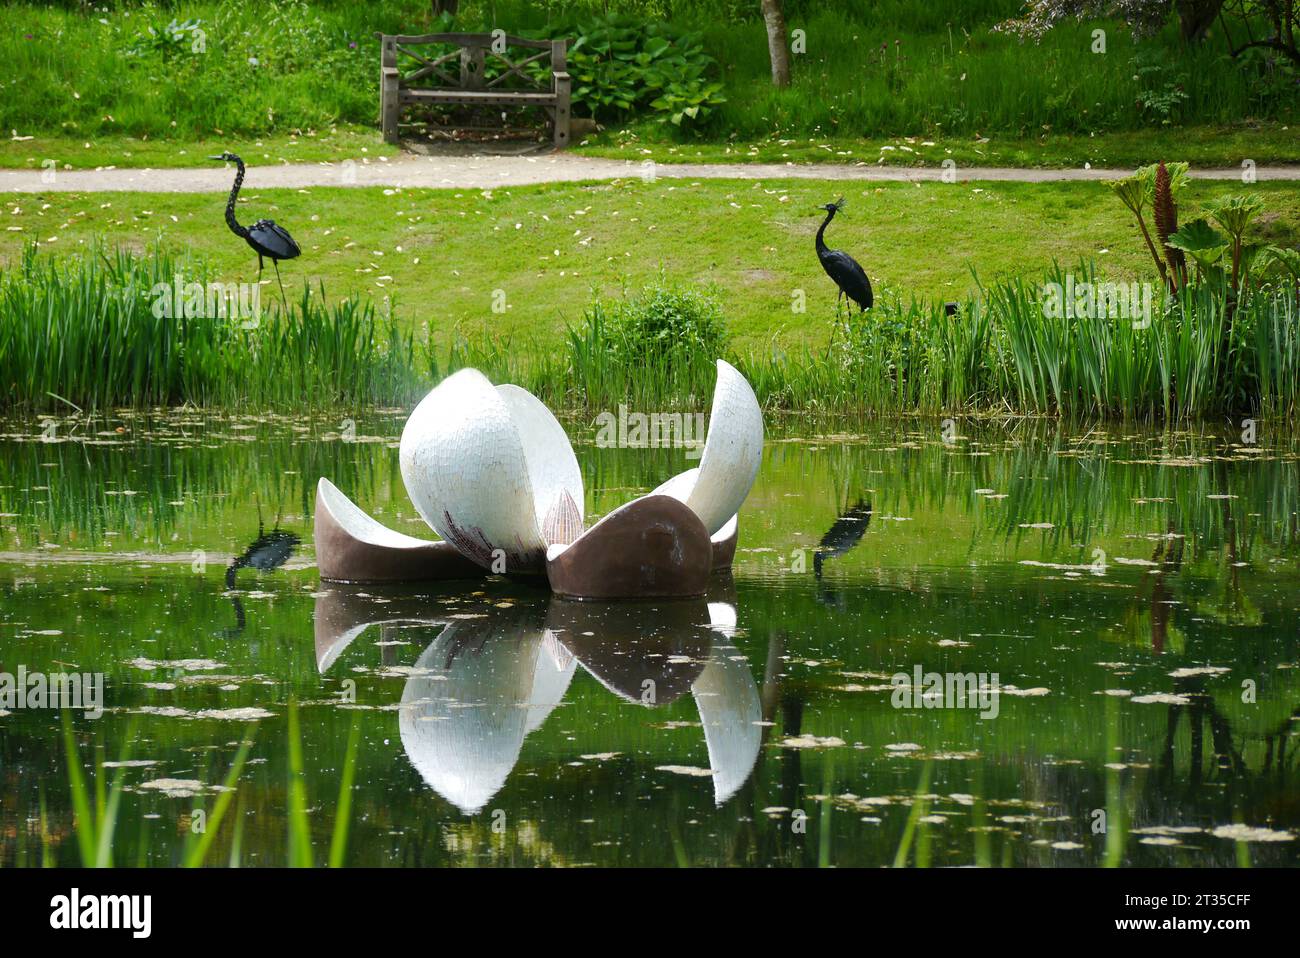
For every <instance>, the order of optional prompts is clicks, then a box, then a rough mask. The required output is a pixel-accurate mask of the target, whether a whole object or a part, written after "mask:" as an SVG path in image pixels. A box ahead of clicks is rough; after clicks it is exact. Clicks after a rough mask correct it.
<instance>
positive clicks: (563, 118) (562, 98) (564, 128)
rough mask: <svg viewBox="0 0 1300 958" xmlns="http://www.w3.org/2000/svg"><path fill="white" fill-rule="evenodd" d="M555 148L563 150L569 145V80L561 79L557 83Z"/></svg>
mask: <svg viewBox="0 0 1300 958" xmlns="http://www.w3.org/2000/svg"><path fill="white" fill-rule="evenodd" d="M555 95H556V100H555V148H556V149H557V150H562V149H564V148H565V147H566V146H568V145H569V81H568V80H561V81H560V82H558V83H556V85H555Z"/></svg>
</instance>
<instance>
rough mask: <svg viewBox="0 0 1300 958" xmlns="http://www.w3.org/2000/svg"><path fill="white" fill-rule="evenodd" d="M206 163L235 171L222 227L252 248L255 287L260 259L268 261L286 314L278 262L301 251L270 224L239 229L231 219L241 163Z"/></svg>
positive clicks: (226, 157)
mask: <svg viewBox="0 0 1300 958" xmlns="http://www.w3.org/2000/svg"><path fill="white" fill-rule="evenodd" d="M208 159H210V160H223V161H226V162H229V163H234V164H235V168H236V171H237V172H236V173H235V185H234V186H232V187H231V188H230V199H229V200H227V201H226V225H227V226H229V227H230V232H232V233H234V234H235V235H236V236H239V237H242V238H243V240H244V242H246V243H247V244H248V245H249V246H251V247H253V251H254V252H255V253H257V281H258V283H261V281H262V267H263V266H264V265H265V264H264V263H263V259H264V258H269V259H270V260H271V264H272V265H273V266H274V267H275V278H276V281H277V282H279V284H280V300H281V301H282V302H283V303H284V308H285V312H288V311H289V302H288V300H287V299H285V295H284V281H283V280H281V279H280V260H282V259H293V258H294V257H295V256H297V255H298V254H299V253H301V252H302V250H300V249H299V248H298V244H297V243H295V242H294V241H293V237H292V236H290V235H289V232H288V230H286V229H285V228H284V227H283V226H279V225H277V224H276V223H275V221H274V220H258V221H257V222H256V223H254V224H253V225H252V226H248V227H244V226H240V225H239V221H238V220H236V219H235V200H236V199H237V198H238V197H239V188H240V187H241V186H243V184H244V161H243V160H241V159H240V158H239V157H238V156H236V155H235V154H234V153H222V154H220V155H218V156H210V157H208Z"/></svg>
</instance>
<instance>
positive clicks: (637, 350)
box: [593, 278, 727, 364]
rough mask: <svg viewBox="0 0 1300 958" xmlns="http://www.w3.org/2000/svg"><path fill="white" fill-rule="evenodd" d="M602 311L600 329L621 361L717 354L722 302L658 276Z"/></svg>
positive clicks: (722, 336) (723, 338)
mask: <svg viewBox="0 0 1300 958" xmlns="http://www.w3.org/2000/svg"><path fill="white" fill-rule="evenodd" d="M593 309H597V310H605V311H606V312H605V326H606V334H607V336H608V338H609V343H610V347H611V351H612V352H613V354H614V356H615V358H616V359H618V360H619V361H621V362H625V363H629V364H632V363H635V364H642V363H650V362H661V361H664V360H668V361H669V362H673V361H685V360H686V359H687V358H689V357H692V356H696V355H701V354H702V355H704V356H705V357H706V360H707V361H708V362H710V363H711V362H712V361H713V359H715V358H717V357H718V356H721V355H722V352H723V350H724V349H725V348H726V343H727V333H726V326H725V323H724V320H723V317H722V307H721V306H720V305H719V304H718V301H717V300H716V299H714V298H713V297H712V296H711V295H709V294H708V293H705V292H702V291H700V290H696V289H691V288H682V287H676V286H671V285H669V284H668V283H667V282H666V281H665V280H664V279H662V278H660V280H659V281H658V282H656V283H654V284H653V285H651V286H647V287H646V288H645V289H643V290H642V291H641V292H640V293H639V294H637V295H635V296H632V297H625V298H624V299H623V300H622V301H620V302H618V303H615V304H614V306H612V307H605V306H603V305H601V304H599V303H598V304H596V305H595V306H594V307H593Z"/></svg>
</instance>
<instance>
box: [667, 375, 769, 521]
mask: <svg viewBox="0 0 1300 958" xmlns="http://www.w3.org/2000/svg"><path fill="white" fill-rule="evenodd" d="M762 461H763V411H762V410H761V409H760V408H759V406H758V399H757V398H756V397H755V396H754V390H752V389H751V388H750V387H749V383H748V382H746V381H745V377H744V376H742V375H740V373H739V372H737V371H736V369H735V368H734V367H733V366H731V365H730V364H728V363H726V362H723V361H722V360H721V359H719V360H718V384H717V386H716V387H714V390H713V411H712V413H710V415H709V435H708V438H706V439H705V441H704V452H703V453H702V454H701V456H700V464H699V466H698V467H696V468H694V469H687V470H686V471H685V472H682V473H678V474H677V475H675V476H673V477H672V478H671V479H669V480H668V481H667V482H665V483H664V484H663V485H661V486H659V487H658V488H657V489H655V490H654V492H652V493H651V495H654V494H656V493H658V494H660V495H665V496H672V497H673V498H674V499H680V500H681V501H682V502H684V503H686V504H687V505H688V506H690V507H691V508H692V509H694V510H695V514H696V515H697V516H699V517H700V520H701V521H702V522H703V523H704V526H705V528H707V529H708V530H709V536H710V537H711V538H712V539H713V540H715V541H718V540H719V539H726V538H727V537H728V536H729V535H730V534H731V529H730V523H732V522H734V521H735V518H736V513H737V512H738V511H739V510H740V505H741V503H743V502H744V501H745V498H746V497H747V496H748V495H749V490H750V489H751V488H753V485H754V478H755V477H756V476H757V475H758V467H759V466H760V465H761V464H762Z"/></svg>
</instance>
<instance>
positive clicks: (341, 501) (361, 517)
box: [316, 477, 429, 549]
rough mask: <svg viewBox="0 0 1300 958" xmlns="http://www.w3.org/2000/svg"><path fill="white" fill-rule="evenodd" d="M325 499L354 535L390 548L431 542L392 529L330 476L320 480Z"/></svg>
mask: <svg viewBox="0 0 1300 958" xmlns="http://www.w3.org/2000/svg"><path fill="white" fill-rule="evenodd" d="M316 492H317V495H318V496H319V498H320V501H321V503H322V504H323V505H324V506H325V507H326V508H327V509H329V511H330V515H332V516H333V517H334V521H335V522H337V523H338V524H339V525H340V526H342V527H343V529H344V531H346V532H347V533H348V535H350V536H352V537H353V538H354V539H359V540H360V541H362V542H368V543H370V544H371V545H376V546H383V547H384V548H387V549H418V548H422V547H424V546H427V545H428V544H429V542H428V540H427V539H417V538H415V537H414V536H408V535H406V534H405V533H402V532H398V531H396V530H395V529H390V528H388V526H386V525H384V524H383V523H381V522H380V521H379V520H378V519H376V518H374V517H373V516H371V515H370V514H369V513H367V512H364V511H363V510H362V509H361V507H360V506H358V505H357V504H356V503H355V502H353V501H352V500H351V499H349V498H348V497H347V496H346V495H344V494H343V492H342V490H340V489H339V487H338V486H336V485H334V483H332V482H330V481H329V480H328V479H326V478H324V477H321V479H320V481H319V482H317V484H316Z"/></svg>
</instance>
